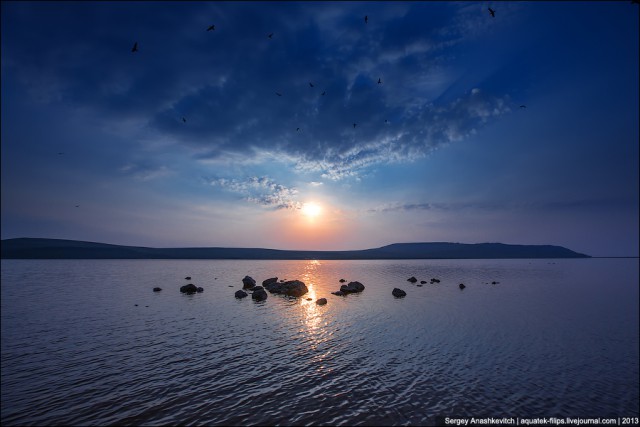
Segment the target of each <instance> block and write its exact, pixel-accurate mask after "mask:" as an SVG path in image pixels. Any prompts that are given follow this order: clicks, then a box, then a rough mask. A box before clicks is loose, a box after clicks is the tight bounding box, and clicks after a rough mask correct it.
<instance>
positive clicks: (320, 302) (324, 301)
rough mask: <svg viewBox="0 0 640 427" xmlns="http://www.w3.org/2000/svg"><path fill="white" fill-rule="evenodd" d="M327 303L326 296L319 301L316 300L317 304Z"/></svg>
mask: <svg viewBox="0 0 640 427" xmlns="http://www.w3.org/2000/svg"><path fill="white" fill-rule="evenodd" d="M326 303H327V299H326V298H320V299H319V300H318V301H316V304H318V305H325V304H326Z"/></svg>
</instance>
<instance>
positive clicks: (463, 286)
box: [458, 283, 466, 289]
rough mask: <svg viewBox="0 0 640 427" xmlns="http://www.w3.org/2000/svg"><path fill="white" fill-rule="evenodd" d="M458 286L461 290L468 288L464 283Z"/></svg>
mask: <svg viewBox="0 0 640 427" xmlns="http://www.w3.org/2000/svg"><path fill="white" fill-rule="evenodd" d="M458 286H460V289H464V288H466V286H465V285H464V283H460V284H459V285H458Z"/></svg>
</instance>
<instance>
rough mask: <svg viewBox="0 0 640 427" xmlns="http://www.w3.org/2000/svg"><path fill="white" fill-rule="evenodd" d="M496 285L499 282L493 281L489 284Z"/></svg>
mask: <svg viewBox="0 0 640 427" xmlns="http://www.w3.org/2000/svg"><path fill="white" fill-rule="evenodd" d="M498 283H500V282H495V281H494V282H491V284H492V285H497V284H498Z"/></svg>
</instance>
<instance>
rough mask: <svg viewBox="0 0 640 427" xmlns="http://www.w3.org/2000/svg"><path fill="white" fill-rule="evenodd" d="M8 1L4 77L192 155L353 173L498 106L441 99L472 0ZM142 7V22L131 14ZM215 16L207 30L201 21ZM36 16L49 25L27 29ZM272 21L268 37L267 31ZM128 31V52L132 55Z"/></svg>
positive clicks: (495, 113) (500, 109) (422, 148)
mask: <svg viewBox="0 0 640 427" xmlns="http://www.w3.org/2000/svg"><path fill="white" fill-rule="evenodd" d="M6 9H7V10H10V11H11V12H12V21H11V22H9V21H8V20H7V19H4V20H3V25H5V24H7V25H11V26H13V29H12V34H13V36H12V38H11V40H8V38H3V42H2V43H3V47H5V46H7V48H6V49H3V50H2V59H3V63H5V62H6V63H7V64H9V65H7V66H6V67H5V68H3V78H4V77H5V71H8V72H9V75H10V76H12V77H13V78H15V79H17V80H19V81H21V82H22V83H23V84H24V86H25V87H28V88H31V89H30V90H31V91H32V92H33V93H32V95H33V96H35V97H38V98H39V99H41V100H42V102H52V103H56V102H63V103H66V104H69V105H75V106H77V107H78V108H83V109H85V110H92V111H94V112H95V114H96V115H98V116H99V117H101V118H102V119H103V120H105V121H109V122H111V123H117V122H120V121H123V120H125V119H126V120H128V121H132V120H133V119H134V118H135V119H137V121H136V120H134V121H133V122H135V123H142V125H141V128H142V129H143V130H145V129H146V131H147V132H149V133H154V134H160V135H162V136H163V137H164V138H168V139H171V140H172V141H174V143H175V144H179V145H181V146H183V147H185V148H187V149H189V150H190V151H191V153H192V154H193V157H194V158H196V159H199V160H207V159H209V160H214V161H218V162H226V163H231V162H236V161H238V160H240V161H242V162H245V161H247V162H251V161H253V162H255V161H256V160H257V159H265V158H270V157H272V158H273V157H275V158H279V159H282V160H284V161H286V162H288V163H290V164H291V165H292V166H293V167H294V170H296V171H299V172H307V173H313V174H316V175H317V178H315V179H320V178H322V179H328V180H334V181H337V180H344V179H347V178H353V179H359V178H362V177H363V176H364V175H365V174H366V170H367V169H368V168H371V167H373V166H376V165H379V164H388V163H400V162H411V161H414V160H416V159H420V158H423V157H425V156H427V155H429V154H430V153H431V152H432V151H433V150H434V149H435V148H437V147H439V146H442V145H444V144H448V143H451V142H455V141H459V140H461V139H464V138H466V137H468V136H469V135H472V134H473V133H475V132H477V131H478V129H480V128H481V127H482V126H483V125H485V124H486V123H488V122H489V120H492V119H496V118H498V117H500V116H501V115H503V114H505V113H507V112H509V108H508V103H509V102H508V97H507V96H506V95H501V94H490V93H487V92H484V91H482V90H481V89H479V88H466V91H463V92H460V93H457V94H456V97H454V98H453V99H454V100H453V101H451V102H446V103H443V102H440V101H438V96H439V95H440V94H442V93H443V92H445V91H446V90H447V89H448V88H449V87H450V86H451V85H452V84H453V83H454V81H455V79H456V76H457V71H456V69H455V67H454V66H452V65H450V64H449V61H450V57H451V56H454V55H455V47H456V46H457V45H459V44H460V43H463V41H464V40H465V37H464V35H465V34H466V33H465V31H466V32H468V31H471V29H473V34H474V35H476V36H477V35H478V34H480V33H482V31H485V29H486V28H485V27H487V25H489V24H487V22H489V19H486V16H484V14H483V15H482V17H480V16H476V15H480V11H479V9H478V8H477V7H476V8H471V7H470V6H462V7H458V6H455V5H450V4H422V3H411V4H403V5H397V4H387V3H380V4H367V5H366V7H365V5H361V4H358V3H346V4H328V5H324V4H320V3H318V4H316V3H305V4H304V5H303V4H295V3H294V4H287V5H286V6H285V5H284V4H282V5H278V6H277V7H274V5H269V4H267V5H260V4H253V3H251V4H244V3H236V4H231V3H225V4H215V5H210V4H207V3H188V4H180V5H177V4H174V3H166V4H158V5H152V4H144V3H143V4H136V5H131V4H127V7H123V6H122V5H119V4H117V3H114V4H111V3H99V4H96V5H93V6H92V7H89V6H87V5H78V6H70V5H69V6H67V7H63V8H59V7H58V8H54V7H51V6H48V5H39V4H38V5H36V4H26V5H14V4H10V5H9V6H7V8H6ZM43 11H46V13H37V12H43ZM365 14H367V15H368V16H369V18H370V22H369V24H364V21H363V19H362V18H363V16H364V15H365ZM147 15H148V16H152V17H153V19H150V20H148V21H151V22H153V24H152V25H151V24H144V25H143V24H141V23H140V22H138V20H136V19H135V18H133V17H134V16H147ZM205 17H206V18H205ZM214 21H215V24H216V30H215V31H211V32H207V31H205V29H206V27H207V26H208V25H209V24H210V23H211V22H214ZM145 22H146V21H145ZM27 23H28V25H27ZM54 25H55V28H52V26H54ZM21 27H23V28H24V29H22V30H20V29H18V28H21ZM33 27H37V28H39V29H40V31H42V32H43V33H46V34H48V36H47V38H46V39H42V38H37V37H34V36H33V35H32V32H31V31H30V30H28V29H29V28H33ZM270 32H273V33H274V37H273V39H268V38H267V37H266V34H268V33H270ZM134 41H136V42H138V43H139V51H138V52H137V53H135V54H132V53H131V52H130V48H131V45H132V43H133V42H134ZM18 46H19V47H20V48H19V49H18V48H17V47H18ZM249 52H250V54H249ZM379 78H380V79H381V80H382V83H381V84H378V83H377V82H378V79H379ZM310 82H312V83H313V85H314V87H311V86H310V85H309V83H310ZM471 89H473V90H471ZM276 92H278V93H280V94H281V95H282V96H277V95H276ZM323 93H324V95H323ZM183 118H185V120H186V121H184V120H182V119H183ZM354 123H355V124H356V127H354V126H353V124H354ZM148 139H149V138H147V140H148ZM144 140H145V139H144V138H139V139H138V141H137V142H138V143H139V144H143V143H144ZM262 202H263V203H265V204H269V205H270V204H274V203H276V202H277V201H275V200H263V201H262Z"/></svg>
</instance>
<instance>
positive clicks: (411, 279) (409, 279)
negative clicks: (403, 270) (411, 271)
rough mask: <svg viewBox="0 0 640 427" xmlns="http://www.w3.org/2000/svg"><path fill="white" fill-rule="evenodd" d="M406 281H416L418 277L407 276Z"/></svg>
mask: <svg viewBox="0 0 640 427" xmlns="http://www.w3.org/2000/svg"><path fill="white" fill-rule="evenodd" d="M407 281H408V282H411V283H416V282H417V281H418V279H416V278H415V277H413V276H411V277H409V278H408V279H407Z"/></svg>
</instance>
